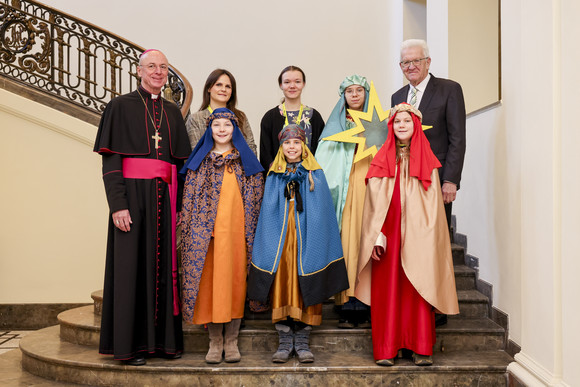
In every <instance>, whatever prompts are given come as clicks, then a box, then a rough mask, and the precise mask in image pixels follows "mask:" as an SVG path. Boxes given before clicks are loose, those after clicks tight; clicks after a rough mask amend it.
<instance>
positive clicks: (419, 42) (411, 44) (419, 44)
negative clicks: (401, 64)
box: [401, 39, 429, 60]
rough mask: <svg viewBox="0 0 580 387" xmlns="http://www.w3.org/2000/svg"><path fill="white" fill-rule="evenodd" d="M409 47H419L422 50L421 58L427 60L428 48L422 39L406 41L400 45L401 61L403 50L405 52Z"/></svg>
mask: <svg viewBox="0 0 580 387" xmlns="http://www.w3.org/2000/svg"><path fill="white" fill-rule="evenodd" d="M411 47H421V49H422V50H423V57H424V58H429V46H427V42H426V41H424V40H423V39H407V40H405V41H404V42H403V43H401V60H402V59H403V58H402V56H403V55H402V54H403V50H406V49H407V48H411Z"/></svg>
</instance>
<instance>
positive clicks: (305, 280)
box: [248, 124, 348, 363]
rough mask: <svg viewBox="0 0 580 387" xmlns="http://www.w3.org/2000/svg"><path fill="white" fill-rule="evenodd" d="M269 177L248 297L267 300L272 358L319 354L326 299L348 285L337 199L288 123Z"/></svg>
mask: <svg viewBox="0 0 580 387" xmlns="http://www.w3.org/2000/svg"><path fill="white" fill-rule="evenodd" d="M278 138H279V140H280V144H281V145H280V148H279V150H278V154H277V155H276V158H275V159H274V162H273V163H272V165H271V167H270V169H269V171H268V177H267V178H266V188H265V190H264V200H263V201H262V208H261V210H260V218H259V220H258V228H257V230H256V238H255V240H254V253H253V256H252V263H251V265H250V273H249V276H248V298H250V299H251V300H257V301H260V302H268V299H269V304H270V305H271V308H272V322H273V323H275V328H276V330H277V331H278V334H279V341H280V343H279V344H280V345H279V347H278V350H277V352H276V353H275V354H274V355H273V357H272V361H274V362H275V363H284V362H286V361H288V359H289V358H290V355H291V354H292V353H293V351H294V350H295V351H296V353H297V355H298V360H299V361H300V362H301V363H310V362H312V361H314V355H313V354H312V352H311V351H310V348H309V345H308V341H309V335H310V331H311V330H312V325H320V323H321V321H322V302H323V301H324V300H326V299H327V298H328V297H330V296H332V295H333V294H335V293H338V292H340V291H342V290H344V289H347V288H348V278H347V274H346V268H345V265H344V258H343V255H342V247H341V244H340V235H339V231H338V225H337V223H336V217H335V216H334V210H333V207H332V198H331V196H330V191H329V190H328V185H327V183H326V179H325V177H324V173H323V172H322V169H321V168H320V166H319V165H318V163H317V162H316V160H315V159H314V156H313V155H312V153H311V152H310V150H309V149H308V148H307V147H306V145H305V144H304V139H305V134H304V130H303V129H302V128H301V127H300V126H298V125H296V124H290V125H287V126H285V127H284V128H283V129H282V131H281V132H280V134H279V136H278Z"/></svg>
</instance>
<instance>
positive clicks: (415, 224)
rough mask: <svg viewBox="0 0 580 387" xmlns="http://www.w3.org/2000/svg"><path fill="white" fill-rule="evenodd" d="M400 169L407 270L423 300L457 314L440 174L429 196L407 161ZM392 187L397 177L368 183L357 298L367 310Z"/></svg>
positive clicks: (433, 176)
mask: <svg viewBox="0 0 580 387" xmlns="http://www.w3.org/2000/svg"><path fill="white" fill-rule="evenodd" d="M397 168H399V166H398V167H397ZM400 168H401V175H400V181H399V183H400V190H401V264H402V266H403V270H404V271H405V274H406V276H407V278H408V279H409V281H410V282H411V284H413V287H414V288H415V289H416V290H417V292H418V293H419V294H420V295H421V297H423V298H424V299H425V301H427V302H428V303H429V304H431V305H432V306H433V307H435V308H436V309H437V310H438V311H439V312H441V313H444V314H458V313H459V305H458V303H457V292H456V289H455V275H454V272H453V260H452V257H451V244H450V242H449V231H448V227H447V220H446V218H445V210H444V208H443V199H442V197H441V187H440V185H439V174H438V172H437V169H433V172H432V173H431V181H432V183H431V185H430V186H429V188H428V189H427V191H425V189H424V188H423V184H422V183H421V182H420V181H419V179H417V178H416V177H411V176H409V159H408V157H404V158H403V159H402V161H401V164H400ZM394 187H395V178H371V179H369V181H368V184H367V191H366V195H365V203H364V211H363V219H362V230H361V243H360V254H359V262H358V276H357V280H356V285H355V296H356V298H358V299H359V300H361V301H362V302H364V303H365V304H368V305H370V303H371V270H372V265H371V262H370V261H371V259H372V258H371V252H372V250H373V247H374V246H375V243H376V241H377V237H378V236H379V233H380V232H381V228H382V227H383V223H384V222H385V219H386V217H387V211H388V210H389V205H390V203H391V198H392V196H393V189H394ZM389 242H390V241H388V240H387V244H388V243H389Z"/></svg>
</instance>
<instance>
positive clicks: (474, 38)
mask: <svg viewBox="0 0 580 387" xmlns="http://www.w3.org/2000/svg"><path fill="white" fill-rule="evenodd" d="M448 12H449V78H451V79H454V80H456V81H457V82H459V83H460V84H461V86H462V87H463V93H464V94H465V109H466V110H467V113H470V112H473V111H475V110H478V109H481V108H483V107H485V106H488V105H491V104H492V103H495V102H497V101H498V100H499V23H498V21H499V7H498V0H449V3H448Z"/></svg>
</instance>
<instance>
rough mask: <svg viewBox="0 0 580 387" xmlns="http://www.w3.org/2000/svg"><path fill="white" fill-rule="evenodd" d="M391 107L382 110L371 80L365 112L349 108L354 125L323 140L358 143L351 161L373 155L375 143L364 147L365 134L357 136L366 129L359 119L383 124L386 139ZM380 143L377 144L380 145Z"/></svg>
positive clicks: (424, 127)
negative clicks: (376, 118) (374, 117)
mask: <svg viewBox="0 0 580 387" xmlns="http://www.w3.org/2000/svg"><path fill="white" fill-rule="evenodd" d="M390 111H391V109H387V110H383V108H382V106H381V101H380V100H379V96H378V95H377V91H376V89H375V85H374V83H373V82H372V81H371V89H370V91H369V103H368V108H367V111H366V112H362V111H358V110H351V109H348V112H349V114H350V115H351V117H352V119H353V120H354V122H355V124H356V126H355V127H354V128H352V129H348V130H345V131H342V132H340V133H336V134H334V135H332V136H328V137H325V138H323V140H325V141H336V142H350V143H354V144H358V147H357V150H356V153H355V155H354V160H353V163H356V162H359V161H360V160H363V159H364V158H366V157H369V156H370V157H374V156H375V155H376V154H377V152H378V148H377V146H376V144H373V145H372V146H370V147H369V148H367V147H366V145H367V139H366V137H365V136H359V134H360V133H363V132H364V131H365V130H366V129H365V127H364V125H363V123H362V122H361V120H363V121H366V122H369V123H372V124H374V126H377V125H381V124H382V125H383V126H384V131H385V133H384V134H385V136H384V138H385V139H386V134H387V130H388V129H387V122H385V121H387V120H388V118H389V113H390ZM374 115H376V117H378V121H376V120H375V121H374V122H373V116H374ZM430 128H432V126H426V125H423V130H427V129H430ZM381 145H382V143H381V144H380V145H379V146H381Z"/></svg>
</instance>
